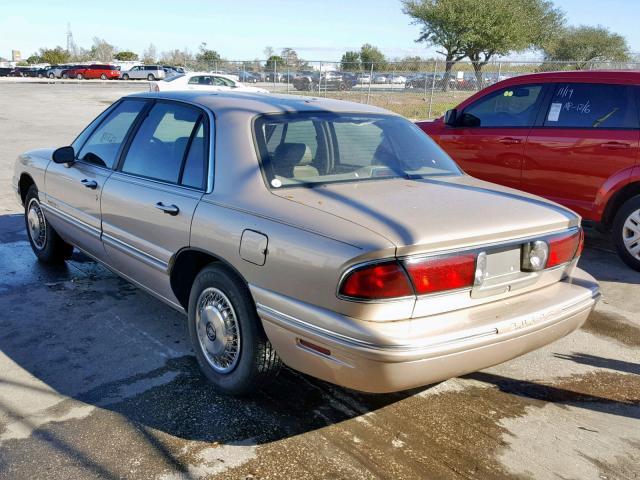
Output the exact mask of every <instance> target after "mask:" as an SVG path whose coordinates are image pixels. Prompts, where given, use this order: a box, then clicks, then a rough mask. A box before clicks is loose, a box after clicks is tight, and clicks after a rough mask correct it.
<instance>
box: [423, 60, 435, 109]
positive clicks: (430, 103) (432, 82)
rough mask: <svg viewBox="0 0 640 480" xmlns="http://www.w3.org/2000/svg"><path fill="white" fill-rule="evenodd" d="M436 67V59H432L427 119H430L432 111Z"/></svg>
mask: <svg viewBox="0 0 640 480" xmlns="http://www.w3.org/2000/svg"><path fill="white" fill-rule="evenodd" d="M437 68H438V60H434V62H433V77H432V78H431V97H430V98H429V114H428V115H427V116H428V118H429V119H431V112H432V111H433V94H434V92H435V90H436V71H437ZM424 83H425V85H426V83H427V79H426V78H425V82H424Z"/></svg>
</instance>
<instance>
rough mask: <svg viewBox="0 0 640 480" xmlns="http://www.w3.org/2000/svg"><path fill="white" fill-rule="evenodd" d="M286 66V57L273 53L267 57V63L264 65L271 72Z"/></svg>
mask: <svg viewBox="0 0 640 480" xmlns="http://www.w3.org/2000/svg"><path fill="white" fill-rule="evenodd" d="M282 67H284V58H282V57H281V56H280V55H271V56H270V57H269V58H267V63H266V65H265V66H264V69H265V70H267V71H270V72H273V71H277V70H280V69H281V68H282Z"/></svg>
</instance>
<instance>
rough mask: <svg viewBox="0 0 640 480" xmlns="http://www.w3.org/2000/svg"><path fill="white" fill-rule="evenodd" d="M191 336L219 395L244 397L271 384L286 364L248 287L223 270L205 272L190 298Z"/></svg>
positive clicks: (202, 363)
mask: <svg viewBox="0 0 640 480" xmlns="http://www.w3.org/2000/svg"><path fill="white" fill-rule="evenodd" d="M188 310H189V336H190V338H191V343H192V346H193V349H194V351H195V353H196V358H197V360H198V364H199V365H200V369H201V370H202V372H203V373H204V374H205V376H206V377H207V378H208V379H209V380H210V381H211V382H212V383H213V384H214V385H215V387H216V389H217V390H218V391H220V392H221V393H225V394H229V395H246V394H248V393H250V392H252V391H254V390H256V389H258V388H260V387H262V386H264V385H266V384H267V383H269V382H270V381H272V380H273V379H274V378H275V376H276V375H277V374H278V372H279V370H280V367H281V366H282V361H281V360H280V358H279V357H278V354H277V353H276V351H275V350H274V348H273V346H272V345H271V343H270V342H269V340H268V339H267V337H266V335H265V333H264V330H263V329H262V325H261V323H260V319H259V318H258V315H257V313H256V307H255V304H254V303H253V300H252V298H251V295H250V293H249V290H248V288H247V286H246V285H245V284H244V283H243V282H241V281H240V280H239V279H238V278H237V277H236V276H235V275H234V274H233V273H232V272H230V271H229V270H228V269H227V268H225V267H223V266H221V265H216V264H214V265H210V266H208V267H205V268H204V269H203V270H202V271H201V272H200V273H199V274H198V275H197V276H196V279H195V281H194V282H193V285H192V287H191V294H190V296H189V309H188Z"/></svg>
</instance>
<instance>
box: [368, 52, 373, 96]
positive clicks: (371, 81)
mask: <svg viewBox="0 0 640 480" xmlns="http://www.w3.org/2000/svg"><path fill="white" fill-rule="evenodd" d="M372 83H373V62H371V69H370V70H369V90H368V91H367V105H369V99H370V98H371V84H372Z"/></svg>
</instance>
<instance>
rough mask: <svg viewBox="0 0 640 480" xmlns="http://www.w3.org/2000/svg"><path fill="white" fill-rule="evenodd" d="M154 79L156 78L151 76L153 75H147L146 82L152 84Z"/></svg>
mask: <svg viewBox="0 0 640 480" xmlns="http://www.w3.org/2000/svg"><path fill="white" fill-rule="evenodd" d="M155 79H156V77H154V76H153V73H150V74H149V75H147V80H149V81H150V82H153V81H154V80H155Z"/></svg>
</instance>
